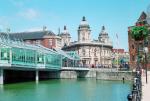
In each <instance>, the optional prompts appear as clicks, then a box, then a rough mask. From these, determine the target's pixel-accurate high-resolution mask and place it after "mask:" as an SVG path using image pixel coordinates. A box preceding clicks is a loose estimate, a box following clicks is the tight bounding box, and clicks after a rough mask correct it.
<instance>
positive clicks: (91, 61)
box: [62, 17, 113, 67]
mask: <svg viewBox="0 0 150 101" xmlns="http://www.w3.org/2000/svg"><path fill="white" fill-rule="evenodd" d="M77 32H78V41H76V42H72V43H70V44H68V45H65V46H64V47H63V48H62V49H63V50H65V51H76V52H77V53H78V55H79V56H80V58H81V61H80V64H81V65H83V66H89V67H91V66H92V67H96V66H105V67H111V66H112V47H113V46H112V42H111V41H110V38H109V36H108V33H107V32H106V30H105V27H104V26H103V27H102V29H101V32H100V34H99V37H98V40H91V29H90V25H89V24H88V22H87V21H86V19H85V17H83V19H82V21H81V23H80V25H79V27H78V31H77Z"/></svg>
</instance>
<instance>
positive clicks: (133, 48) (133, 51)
mask: <svg viewBox="0 0 150 101" xmlns="http://www.w3.org/2000/svg"><path fill="white" fill-rule="evenodd" d="M146 17H147V15H146V13H145V12H142V13H141V15H140V17H139V18H138V20H137V22H136V23H135V25H133V26H148V29H149V30H150V25H148V23H147V21H146ZM133 26H130V27H128V43H129V54H130V66H131V67H132V68H134V67H136V61H137V42H136V41H134V39H133V38H132V37H131V34H130V29H131V28H132V27H133ZM148 41H149V42H148V48H149V53H148V54H147V57H148V68H150V61H149V57H150V32H149V36H148ZM139 43H140V44H139V50H140V54H142V55H144V53H143V47H144V40H143V41H140V42H139Z"/></svg>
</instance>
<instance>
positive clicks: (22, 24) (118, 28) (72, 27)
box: [0, 0, 150, 51]
mask: <svg viewBox="0 0 150 101" xmlns="http://www.w3.org/2000/svg"><path fill="white" fill-rule="evenodd" d="M149 4H150V1H149V0H1V3H0V30H1V31H6V28H10V29H11V32H20V31H32V30H39V29H42V27H43V26H44V25H45V26H47V28H48V29H49V30H52V31H53V32H55V33H58V28H59V27H60V29H61V30H63V26H64V25H66V26H67V28H68V30H69V32H70V34H71V36H72V41H75V40H77V28H78V26H79V24H80V21H81V19H82V16H86V19H87V21H88V22H89V24H90V27H91V30H92V33H91V37H92V39H97V37H98V35H99V32H100V30H101V26H103V25H104V26H105V27H106V30H107V32H108V33H109V36H110V38H111V40H112V41H113V44H114V47H116V41H115V40H116V33H117V34H118V37H119V47H120V48H124V49H125V50H127V51H128V34H127V27H128V26H131V25H134V23H135V22H136V20H137V19H138V17H139V16H140V14H141V12H142V11H146V9H147V6H148V5H149Z"/></svg>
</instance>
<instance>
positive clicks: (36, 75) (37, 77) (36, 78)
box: [35, 70, 39, 83]
mask: <svg viewBox="0 0 150 101" xmlns="http://www.w3.org/2000/svg"><path fill="white" fill-rule="evenodd" d="M35 81H36V83H38V82H39V71H38V70H36V71H35Z"/></svg>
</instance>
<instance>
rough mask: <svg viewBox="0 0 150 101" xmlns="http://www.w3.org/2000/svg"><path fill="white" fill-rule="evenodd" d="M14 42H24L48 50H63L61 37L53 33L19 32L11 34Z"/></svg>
mask: <svg viewBox="0 0 150 101" xmlns="http://www.w3.org/2000/svg"><path fill="white" fill-rule="evenodd" d="M9 35H10V38H11V39H13V40H18V39H20V40H23V41H24V42H26V43H30V44H38V45H43V46H44V47H47V48H58V49H61V37H59V36H57V35H55V34H54V33H53V32H52V31H44V30H43V31H34V32H19V33H11V34H9Z"/></svg>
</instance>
